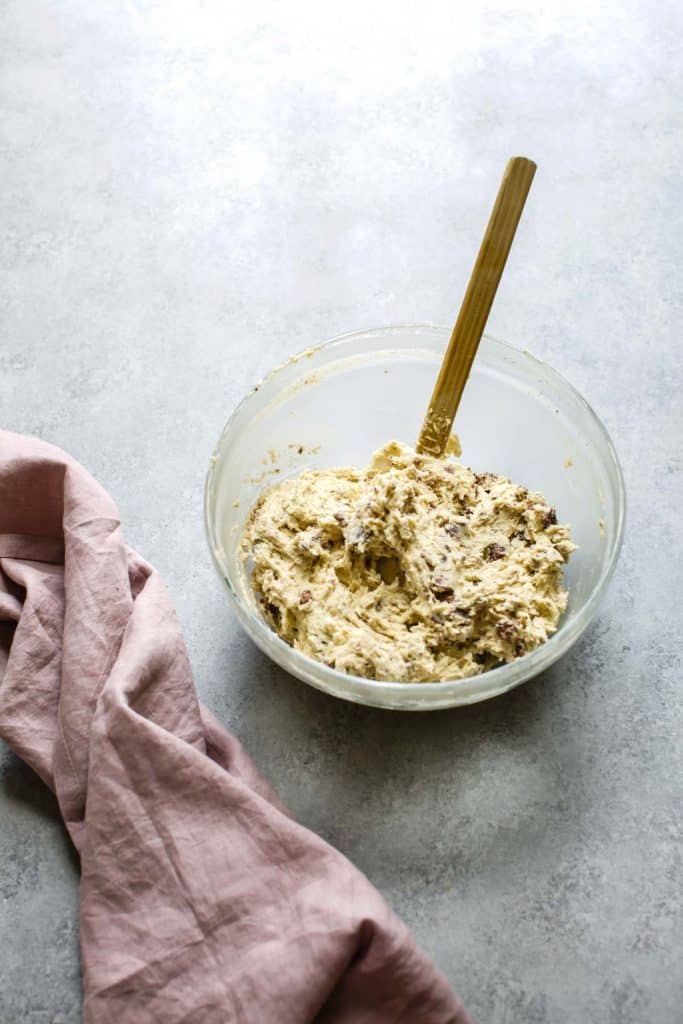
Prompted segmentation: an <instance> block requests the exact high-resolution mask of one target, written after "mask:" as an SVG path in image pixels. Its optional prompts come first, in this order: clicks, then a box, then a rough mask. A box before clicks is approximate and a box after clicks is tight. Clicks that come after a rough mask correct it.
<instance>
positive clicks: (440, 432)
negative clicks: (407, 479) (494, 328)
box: [417, 156, 536, 456]
mask: <svg viewBox="0 0 683 1024" xmlns="http://www.w3.org/2000/svg"><path fill="white" fill-rule="evenodd" d="M535 172H536V164H535V163H534V162H533V160H527V159H526V157H523V156H513V157H512V159H511V160H508V164H507V167H506V168H505V173H504V174H503V180H502V182H501V183H500V188H499V190H498V195H497V196H496V201H495V203H494V206H493V210H492V211H491V216H490V218H489V222H488V225H487V227H486V231H485V233H484V237H483V239H482V243H481V246H480V248H479V255H478V256H477V262H476V263H475V264H474V269H473V271H472V276H471V277H470V282H469V284H468V286H467V291H466V292H465V298H464V299H463V301H462V306H461V307H460V313H459V314H458V319H457V320H456V322H455V327H454V328H453V332H452V334H451V338H450V341H449V342H448V348H447V349H446V354H445V355H444V357H443V362H442V364H441V369H440V371H439V376H438V377H437V379H436V384H435V385H434V391H433V393H432V397H431V399H430V402H429V408H428V409H427V415H426V416H425V418H424V423H423V424H422V429H421V431H420V436H419V438H418V441H417V451H418V452H426V453H427V454H429V455H436V456H439V455H443V453H444V451H445V450H446V444H447V443H448V438H449V437H450V433H451V428H452V426H453V420H454V419H455V414H456V412H457V411H458V406H459V404H460V399H461V397H462V393H463V391H464V389H465V384H466V383H467V378H468V377H469V374H470V370H471V368H472V363H473V361H474V357H475V355H476V353H477V348H478V347H479V342H480V341H481V336H482V334H483V333H484V328H485V327H486V321H487V320H488V316H489V313H490V311H491V306H492V305H493V300H494V298H495V295H496V290H497V288H498V282H499V281H500V279H501V277H502V274H503V270H504V269H505V263H506V260H507V258H508V253H509V252H510V247H511V246H512V240H513V238H514V237H515V231H516V230H517V225H518V224H519V219H520V217H521V216H522V210H523V209H524V203H525V202H526V197H527V195H528V194H529V189H530V187H531V182H532V180H533V177H534V174H535Z"/></svg>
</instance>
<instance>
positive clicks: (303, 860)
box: [0, 432, 469, 1024]
mask: <svg viewBox="0 0 683 1024" xmlns="http://www.w3.org/2000/svg"><path fill="white" fill-rule="evenodd" d="M0 736H2V737H3V738H4V739H6V740H7V742H8V743H9V744H10V745H11V746H12V747H13V749H14V750H15V752H16V753H17V754H18V755H19V756H20V757H22V758H23V759H24V760H25V761H26V762H27V763H28V764H30V765H31V767H32V768H33V769H34V770H35V771H36V772H37V774H38V775H39V776H40V777H41V778H42V779H43V781H44V782H45V783H46V784H47V785H48V786H50V788H51V789H52V790H53V791H54V792H55V794H56V796H57V799H58V801H59V806H60V810H61V813H62V816H63V818H64V822H65V824H66V827H67V828H68V830H69V833H70V835H71V838H72V840H73V842H74V844H75V846H76V847H77V849H78V851H79V854H80V859H81V917H80V928H81V958H82V965H83V989H84V1001H83V1013H84V1021H85V1022H86V1024H109V1022H112V1024H114V1022H116V1024H129V1022H130V1024H145V1022H147V1021H154V1022H156V1021H159V1022H164V1024H181V1022H191V1024H226V1022H230V1024H232V1022H239V1024H243V1022H244V1024H290V1022H291V1024H307V1022H313V1021H315V1022H318V1024H322V1022H324V1024H390V1022H391V1024H394V1022H396V1024H399V1022H400V1024H409V1022H415V1024H418V1022H419V1024H467V1022H468V1020H469V1018H468V1017H467V1014H466V1013H465V1011H464V1009H463V1008H462V1006H461V1004H460V1003H459V1001H458V1000H457V998H456V997H455V995H454V994H453V993H452V991H451V990H450V988H449V987H448V985H447V983H446V982H445V980H444V979H443V977H442V976H441V975H440V974H439V972H438V971H437V969H436V968H435V967H434V965H433V964H431V963H430V961H429V960H428V959H427V958H426V957H425V956H424V954H422V953H421V952H420V950H419V949H418V948H417V947H416V946H415V944H414V941H413V939H412V937H411V936H410V934H409V932H408V930H407V928H406V927H405V925H404V924H403V923H402V922H401V921H400V920H399V919H398V918H397V917H396V916H395V915H394V914H393V913H392V911H391V910H390V909H389V908H388V907H387V905H386V903H385V902H384V900H383V899H382V898H381V896H380V895H379V893H378V892H377V891H376V890H375V889H374V888H373V886H372V885H371V884H370V883H369V881H368V880H367V879H366V878H365V877H364V876H363V875H362V874H361V873H360V872H359V871H358V870H357V869H356V868H355V867H354V866H353V865H352V864H350V862H349V861H348V860H346V858H344V857H343V856H342V855H341V854H340V853H338V852H337V851H336V850H334V849H333V848H332V847H330V846H329V845H328V844H327V843H325V842H324V841H323V840H322V839H320V838H319V837H318V836H316V835H314V834H313V833H311V832H310V831H308V830H307V829H306V828H304V827H302V826H301V825H299V824H298V823H297V822H295V821H294V820H293V819H292V818H291V817H290V815H289V814H288V812H287V811H286V809H285V808H284V807H283V806H282V804H281V803H280V801H279V800H278V798H277V797H276V796H275V794H274V793H273V792H272V790H271V789H270V787H269V785H268V784H267V783H266V782H265V781H264V780H263V779H262V778H261V777H260V775H259V773H258V771H257V770H256V768H255V767H254V765H253V763H252V762H251V761H250V759H249V757H248V756H247V755H246V754H245V752H244V751H243V749H242V748H241V746H240V745H239V743H238V742H237V740H235V739H234V737H232V736H231V735H230V734H229V733H228V732H227V731H226V730H225V729H224V728H223V727H222V726H221V725H220V723H219V722H218V721H217V720H216V719H215V718H214V717H213V716H212V715H211V714H210V713H209V712H208V711H206V709H204V708H202V707H201V706H200V704H199V702H198V700H197V696H196V691H195V688H194V684H193V680H192V674H191V669H190V665H189V662H188V658H187V653H186V650H185V645H184V643H183V639H182V635H181V631H180V627H179V624H178V622H177V619H176V617H175V613H174V611H173V608H172V606H171V602H170V599H169V597H168V594H167V592H166V590H165V588H164V586H163V584H162V582H161V580H160V578H159V576H158V574H157V573H156V572H155V571H154V569H152V567H151V566H149V565H148V564H147V563H146V562H144V560H142V559H141V558H140V557H139V556H138V555H137V554H136V553H135V552H133V551H131V550H130V549H128V548H127V547H126V544H125V542H124V539H123V535H122V531H121V526H120V522H119V519H118V514H117V511H116V508H115V506H114V504H113V502H112V501H111V499H110V498H109V496H108V495H107V494H106V492H105V491H104V490H103V489H102V488H101V487H100V486H99V485H98V484H97V483H96V482H95V481H94V480H93V479H92V477H90V476H89V474H88V473H87V472H86V471H85V470H84V469H83V468H82V467H81V466H80V465H79V464H78V463H76V462H75V461H74V460H73V459H71V458H70V457H69V456H68V455H66V454H65V453H63V452H62V451H60V450H59V449H57V448H54V447H53V446H51V445H48V444H46V443H44V442H42V441H39V440H36V439H33V438H28V437H23V436H21V435H17V434H11V433H8V432H0Z"/></svg>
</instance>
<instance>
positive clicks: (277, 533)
mask: <svg viewBox="0 0 683 1024" xmlns="http://www.w3.org/2000/svg"><path fill="white" fill-rule="evenodd" d="M454 448H455V450H456V451H457V450H458V449H457V447H456V446H455V444H454V445H452V446H451V450H453V449H454ZM573 550H574V545H573V544H572V542H571V540H570V532H569V527H568V526H562V525H560V524H558V522H557V516H556V514H555V510H554V509H553V508H551V507H550V506H549V505H548V503H547V502H546V500H545V498H544V497H543V496H542V495H541V494H538V493H536V492H534V491H528V490H527V489H526V488H525V487H520V486H518V485H517V484H514V483H512V482H511V481H510V480H507V479H506V478H505V477H502V476H496V475H495V474H493V473H474V472H473V471H472V470H471V469H469V468H467V467H466V466H464V465H462V464H461V463H459V462H456V461H454V459H452V458H450V457H449V458H434V457H432V456H431V455H418V454H416V452H415V451H414V450H413V449H412V448H409V447H408V446H406V445H404V444H400V443H398V442H396V441H392V442H391V443H389V444H388V445H386V446H385V447H384V448H381V449H380V450H379V451H378V452H377V453H376V454H375V456H374V457H373V459H372V461H371V463H370V466H369V467H368V468H367V469H366V470H357V469H326V470H318V471H309V472H305V473H302V474H301V475H300V476H298V477H295V478H292V479H289V480H284V481H282V482H281V483H279V484H278V485H277V486H275V487H272V488H271V489H270V490H268V491H266V492H265V493H264V494H263V495H262V496H261V497H260V499H259V500H258V502H257V503H256V505H255V507H254V508H253V509H252V511H251V514H250V516H249V518H248V520H247V523H246V526H245V530H244V534H243V537H242V552H243V556H244V559H245V564H246V566H247V569H248V571H250V572H251V578H252V584H253V588H254V592H255V594H256V596H257V599H258V601H259V602H260V604H261V606H262V608H263V613H264V615H265V617H266V619H267V621H268V622H269V624H270V625H271V627H272V628H273V629H274V630H275V631H276V632H277V633H279V635H280V636H281V637H282V638H283V640H286V641H287V643H288V644H291V646H292V647H294V648H296V649H297V650H299V651H302V652H303V653H304V654H307V655H309V656H310V657H311V658H315V659H317V660H319V661H322V662H324V663H325V664H326V665H329V666H331V667H333V668H336V669H339V670H341V671H342V672H347V673H352V674H354V675H359V676H365V677H366V678H369V679H381V680H394V681H398V682H428V681H431V680H444V679H460V678H462V677H464V676H471V675H475V674H477V673H480V672H484V671H485V670H486V669H489V668H492V667H494V666H495V665H499V664H501V663H503V662H508V661H513V660H514V659H515V658H519V657H520V656H521V655H523V654H525V653H526V652H527V651H530V650H532V649H533V648H534V647H537V646H538V645H539V644H542V643H543V642H544V641H545V640H546V639H547V638H548V637H549V636H550V635H551V633H553V632H554V631H555V630H556V629H557V624H558V620H559V618H560V616H561V615H562V612H563V611H564V609H565V606H566V603H567V594H566V592H565V591H564V590H563V586H562V574H563V566H564V563H565V562H566V561H567V559H568V558H569V555H570V553H571V552H572V551H573Z"/></svg>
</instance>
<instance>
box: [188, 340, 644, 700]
mask: <svg viewBox="0 0 683 1024" xmlns="http://www.w3.org/2000/svg"><path fill="white" fill-rule="evenodd" d="M402 330H403V331H408V330H420V331H429V332H434V333H435V334H437V333H438V334H443V333H444V332H450V330H451V328H450V327H448V326H444V325H442V324H437V323H433V322H428V321H424V322H419V321H417V322H406V323H397V324H384V325H381V326H378V327H369V328H365V329H363V330H354V331H347V332H345V333H344V334H339V335H335V337H333V338H330V339H328V340H327V341H324V342H321V343H319V344H317V345H313V346H310V347H307V348H305V349H303V350H302V351H301V352H297V353H296V354H294V355H292V356H290V357H289V358H288V359H285V360H284V361H282V362H281V363H279V364H278V365H277V366H275V367H273V369H272V370H269V371H268V373H266V374H265V375H264V376H263V377H261V378H260V379H259V380H258V381H257V383H256V384H255V385H254V386H253V387H252V388H250V390H249V391H248V392H247V393H246V394H245V395H244V397H243V398H242V399H241V400H240V401H239V402H238V403H237V405H236V406H235V408H234V409H233V411H232V413H231V414H230V416H229V417H228V419H227V420H226V423H225V426H224V427H223V430H222V431H221V433H220V436H219V438H218V441H217V443H216V445H215V446H214V449H213V452H212V454H211V457H210V459H209V466H208V470H207V473H206V479H205V483H204V529H205V533H206V539H207V543H208V547H209V552H210V554H211V560H212V562H213V564H214V567H215V569H216V572H217V573H218V575H219V577H220V579H221V580H222V582H223V584H224V586H225V587H226V589H227V592H228V595H229V598H230V599H231V601H232V603H233V605H234V606H235V611H236V612H237V614H238V619H239V621H240V623H241V624H242V625H243V627H244V628H245V630H246V632H247V633H248V634H249V635H250V636H251V639H252V640H254V641H255V642H256V644H257V646H258V647H259V648H260V649H261V650H262V651H264V652H265V653H266V654H267V655H268V656H269V657H272V654H271V650H270V648H271V647H273V646H274V648H275V649H276V650H281V651H282V653H283V655H286V657H287V658H288V659H289V658H292V659H293V660H294V661H295V662H297V661H298V662H299V663H300V667H301V675H300V676H299V678H300V679H302V680H303V681H304V682H307V683H308V684H309V685H311V686H313V687H315V688H316V689H319V690H322V691H323V692H326V693H330V694H332V695H333V696H336V697H340V698H342V699H345V700H349V701H352V702H355V703H361V704H366V705H371V706H375V707H382V708H386V709H394V710H398V709H401V708H402V707H407V708H408V709H409V710H418V709H421V710H430V709H437V708H444V707H452V706H454V705H457V704H470V703H475V702H477V701H480V700H487V699H489V698H490V697H494V696H498V695H499V694H502V693H505V692H507V691H508V690H511V689H513V688H514V687H516V686H519V685H521V684H522V683H525V682H527V681H528V680H530V679H532V678H533V677H534V676H536V675H538V673H539V672H542V671H544V670H545V669H546V668H549V667H550V665H552V664H553V662H555V661H556V660H557V659H558V658H560V657H561V656H562V655H563V654H564V653H565V652H566V651H567V650H568V649H569V648H570V647H571V646H572V645H573V644H574V643H575V642H576V640H578V638H579V637H580V636H581V634H582V633H583V632H584V630H585V629H586V627H587V626H588V624H589V623H590V621H591V619H592V618H593V615H594V614H595V611H596V610H597V607H598V606H599V604H600V602H601V600H602V598H603V596H604V594H605V591H606V589H607V586H608V585H609V582H610V580H611V579H612V576H613V575H614V571H615V569H616V565H617V562H618V559H619V554H620V552H621V548H622V544H623V540H624V530H625V524H626V487H625V483H624V475H623V472H622V468H621V464H620V462H619V457H618V455H617V452H616V449H615V447H614V444H613V443H612V439H611V437H610V435H609V432H608V430H607V428H606V427H605V425H604V423H603V422H602V420H601V419H600V417H599V416H598V415H597V413H596V412H595V410H594V409H593V407H592V406H591V405H590V403H589V402H588V401H587V400H586V399H585V398H584V397H583V395H582V394H581V393H580V392H579V391H578V390H577V389H576V388H575V387H574V385H573V384H571V383H570V382H569V381H568V380H567V379H566V377H564V376H563V375H562V374H561V373H559V371H558V370H555V369H554V368H553V367H552V366H550V365H549V364H548V363H546V362H544V361H543V360H541V359H539V358H538V357H537V356H535V355H534V354H533V353H532V352H530V351H529V350H528V349H527V348H524V349H520V348H517V347H516V346H514V345H511V344H510V343H509V342H506V341H502V340H501V339H500V338H497V337H495V336H494V335H492V334H490V333H489V332H485V333H484V335H483V339H482V340H483V341H492V342H493V343H494V344H495V345H497V346H499V347H501V348H503V349H507V350H509V352H510V353H511V354H512V355H513V356H514V357H515V358H517V359H519V358H520V357H521V358H523V359H528V360H530V361H531V362H533V363H536V364H537V366H539V367H540V368H541V369H542V370H543V372H544V373H546V374H548V375H550V377H554V378H555V380H556V381H557V382H558V383H559V384H560V385H562V387H563V388H565V389H566V390H567V391H568V392H569V393H570V394H571V395H572V396H573V397H574V399H576V400H577V401H578V403H579V405H580V406H582V407H583V409H584V410H585V412H587V414H588V416H589V418H590V419H591V420H592V421H593V424H594V426H595V427H596V428H597V430H598V433H599V434H600V435H601V437H602V440H603V442H604V444H605V448H606V452H607V455H608V458H609V460H611V464H612V469H613V470H614V482H615V485H616V506H617V518H616V522H615V524H614V532H613V539H612V544H611V551H610V555H609V559H608V561H607V563H606V565H605V566H604V567H603V570H602V572H601V574H600V577H599V579H598V581H597V583H596V584H595V586H594V587H593V590H592V592H591V594H590V596H589V597H588V598H587V600H586V601H585V603H584V604H583V605H582V607H581V608H580V610H579V611H578V612H577V614H576V616H575V617H574V619H573V620H571V621H569V622H565V623H562V622H561V623H560V626H559V628H558V629H557V631H556V632H555V633H553V635H552V636H551V637H550V638H549V639H548V640H546V641H545V642H544V643H542V644H541V645H540V646H539V647H536V648H534V650H533V651H530V652H529V653H528V654H525V655H523V656H522V657H521V658H518V659H516V660H515V661H511V662H507V663H506V664H504V665H499V666H497V667H496V668H492V669H488V670H487V671H486V672H482V673H480V674H477V675H474V676H467V677H465V678H462V679H443V680H438V681H435V682H424V683H419V682H407V683H402V682H397V681H396V680H390V679H368V678H366V677H364V676H357V675H352V674H351V673H347V672H340V671H339V670H338V669H335V668H330V667H329V666H327V665H325V664H323V662H320V661H317V660H316V659H314V658H311V657H309V656H308V655H307V654H304V653H302V652H301V651H298V650H296V648H293V647H290V645H289V644H287V643H286V642H285V641H284V640H283V639H282V638H281V637H280V636H279V635H278V634H277V633H276V632H275V631H274V630H272V629H271V628H270V626H269V625H268V624H267V623H266V621H265V620H264V619H263V618H261V617H260V616H259V615H258V614H257V613H256V612H255V611H254V609H253V608H251V607H249V606H248V605H247V604H246V603H245V601H243V599H242V598H241V597H240V595H239V594H238V593H237V591H236V589H235V587H234V586H233V585H232V583H231V581H230V573H229V571H228V569H227V567H226V566H225V565H224V564H223V562H222V560H221V556H220V549H221V544H220V542H219V541H218V539H217V538H216V537H215V535H214V531H213V522H212V516H211V514H210V509H211V496H212V492H213V481H214V473H215V467H216V463H217V461H218V456H219V454H220V451H221V449H222V446H223V443H224V441H225V439H226V437H227V436H228V434H229V433H230V431H231V429H232V427H233V425H234V423H235V421H236V420H237V418H238V416H239V414H240V413H241V411H242V409H243V408H244V406H245V405H246V404H247V403H248V402H249V401H250V399H251V398H252V397H253V395H254V394H255V393H256V392H257V391H259V390H260V389H261V387H262V386H263V385H264V384H265V383H266V382H267V381H269V380H270V379H271V378H272V377H274V376H275V375H277V374H278V373H280V372H281V371H282V370H283V369H284V368H285V367H287V366H291V365H292V364H295V363H297V362H299V361H301V360H303V359H304V358H305V357H307V356H310V355H312V354H315V353H317V352H321V351H323V350H324V351H327V350H330V349H332V348H334V347H336V346H338V345H341V344H343V343H345V342H349V341H351V340H353V339H359V338H362V337H364V336H368V335H377V334H383V333H386V334H390V333H392V332H396V331H402ZM273 660H276V659H273ZM278 664H280V663H279V662H278ZM280 667H282V668H284V671H287V672H288V673H291V672H292V669H291V668H286V667H285V666H282V665H280ZM316 676H318V678H316ZM510 676H513V678H512V679H511V680H510ZM479 680H481V681H482V683H483V682H484V681H486V683H487V684H489V685H487V686H486V687H485V688H484V687H482V689H481V690H479V689H477V691H476V692H475V693H474V694H472V693H465V692H462V691H465V690H468V689H469V688H470V687H471V686H472V684H473V682H475V681H479ZM496 683H498V684H499V685H496ZM350 687H351V688H352V689H350ZM459 691H460V692H459ZM373 696H375V699H374V700H373ZM380 696H381V698H383V699H380ZM392 697H395V698H397V699H396V700H392V699H391V698H392ZM410 697H413V698H417V697H419V703H409V702H408V701H407V698H410ZM400 698H402V699H400ZM429 698H432V700H431V701H430V699H429Z"/></svg>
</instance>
